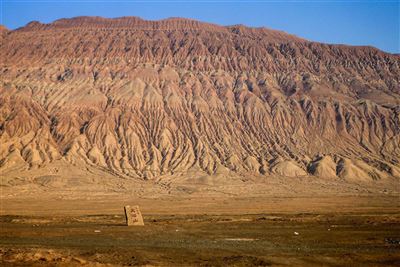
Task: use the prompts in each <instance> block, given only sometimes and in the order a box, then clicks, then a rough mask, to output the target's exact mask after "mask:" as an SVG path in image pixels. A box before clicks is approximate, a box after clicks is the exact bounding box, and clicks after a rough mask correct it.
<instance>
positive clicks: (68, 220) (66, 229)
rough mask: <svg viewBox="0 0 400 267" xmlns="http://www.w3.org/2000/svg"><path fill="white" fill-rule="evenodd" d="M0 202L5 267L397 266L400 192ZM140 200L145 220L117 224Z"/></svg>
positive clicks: (0, 243) (399, 259)
mask: <svg viewBox="0 0 400 267" xmlns="http://www.w3.org/2000/svg"><path fill="white" fill-rule="evenodd" d="M104 199H105V198H104V197H100V196H98V197H95V196H91V197H90V198H88V199H57V198H54V197H53V198H52V197H47V198H46V197H43V198H40V197H37V198H36V199H35V198H32V197H30V198H23V197H20V198H18V199H16V198H13V199H7V198H2V199H1V200H2V201H1V205H2V209H1V216H0V226H1V238H0V256H1V258H0V263H1V265H2V266H82V265H83V266H398V265H399V264H400V213H399V201H398V200H399V198H398V196H397V195H394V196H382V195H377V196H374V197H371V196H370V195H366V196H341V197H334V196H330V197H286V198H285V197H264V198H261V197H258V198H245V197H243V198H237V197H231V198H226V197H220V198H213V197H211V198H207V197H197V198H176V197H175V198H174V197H164V198H158V199H152V198H130V197H121V196H116V195H110V196H108V198H106V199H107V200H104ZM125 204H139V205H140V206H141V209H142V213H143V215H144V220H145V226H143V227H127V226H125V225H124V222H125V219H124V215H123V205H125Z"/></svg>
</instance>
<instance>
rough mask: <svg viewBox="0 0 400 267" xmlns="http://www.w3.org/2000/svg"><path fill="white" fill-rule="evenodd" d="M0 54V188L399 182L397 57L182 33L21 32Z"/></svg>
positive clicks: (149, 25) (119, 28)
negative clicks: (104, 181)
mask: <svg viewBox="0 0 400 267" xmlns="http://www.w3.org/2000/svg"><path fill="white" fill-rule="evenodd" d="M2 38H3V39H2V40H1V58H2V60H1V67H0V73H1V88H0V103H1V106H0V142H1V149H0V160H1V171H2V174H3V175H4V176H7V175H13V174H14V175H15V174H16V173H18V172H21V171H22V170H26V169H29V168H46V166H48V164H50V163H51V162H56V161H65V162H67V163H68V164H70V166H80V167H83V168H84V167H85V166H90V168H98V169H101V170H103V171H107V172H110V173H112V174H113V175H117V176H121V177H136V178H140V179H153V178H155V177H157V179H158V178H159V177H160V176H163V175H167V176H169V177H170V176H171V177H173V176H174V175H175V174H177V173H185V172H188V171H193V170H195V171H198V172H201V173H203V172H204V173H208V174H210V175H212V174H229V173H234V174H235V175H239V176H246V175H254V176H261V175H263V176H276V175H278V176H284V177H295V176H306V175H314V176H316V177H318V178H319V179H342V180H346V181H351V182H364V181H366V182H369V181H374V180H386V179H398V178H399V177H400V163H399V158H400V145H399V144H400V116H399V112H400V106H399V105H400V87H399V77H400V57H399V56H396V55H391V54H387V53H384V52H382V51H379V50H377V49H375V48H371V47H349V46H342V45H327V44H320V43H314V42H309V41H306V40H303V39H301V38H298V37H295V36H292V35H289V34H286V33H283V32H278V31H273V30H269V29H253V28H246V27H244V26H230V27H222V26H218V25H212V24H206V23H201V22H197V21H192V20H185V19H168V20H163V21H144V20H141V19H139V18H132V17H126V18H119V19H103V18H97V17H96V18H94V17H79V18H73V19H62V20H58V21H56V22H54V23H51V24H41V23H39V22H32V23H30V24H28V25H27V26H26V27H23V28H20V29H17V30H14V31H4V33H2Z"/></svg>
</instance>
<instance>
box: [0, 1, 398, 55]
mask: <svg viewBox="0 0 400 267" xmlns="http://www.w3.org/2000/svg"><path fill="white" fill-rule="evenodd" d="M0 1H1V24H4V25H5V26H6V27H8V28H10V29H15V28H18V27H21V26H23V25H25V24H27V23H28V22H30V21H32V20H38V21H41V22H44V23H49V22H51V21H53V20H56V19H59V18H65V17H74V16H82V15H86V16H103V17H110V18H112V17H120V16H139V17H142V18H144V19H152V20H156V19H163V18H167V17H186V18H193V19H198V20H201V21H206V22H212V23H217V24H221V25H232V24H245V25H248V26H255V27H260V26H265V27H268V28H273V29H277V30H283V31H286V32H288V33H292V34H295V35H298V36H300V37H303V38H306V39H309V40H313V41H319V42H325V43H342V44H351V45H372V46H375V47H378V48H380V49H382V50H384V51H387V52H391V53H400V44H399V42H400V40H399V24H400V21H399V20H400V18H399V13H400V4H399V3H400V0H381V1H374V0H364V1H362V0H349V1H345V0H319V1H318V0H299V1H296V0H288V1H284V0H254V1H245V0H231V1H229V0H219V1H218V0H217V1H212V0H192V1H190V0H187V1H184V0H169V1H167V0H165V1H163V0H158V1H155V0H150V1H144V0H143V1H137V0H114V1H113V0H109V1H105V0H97V1H95V0H80V1H78V0H71V1H63V0H59V1H57V0H0Z"/></svg>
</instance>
